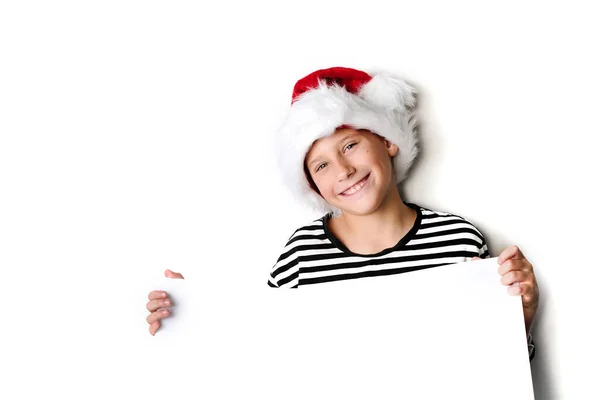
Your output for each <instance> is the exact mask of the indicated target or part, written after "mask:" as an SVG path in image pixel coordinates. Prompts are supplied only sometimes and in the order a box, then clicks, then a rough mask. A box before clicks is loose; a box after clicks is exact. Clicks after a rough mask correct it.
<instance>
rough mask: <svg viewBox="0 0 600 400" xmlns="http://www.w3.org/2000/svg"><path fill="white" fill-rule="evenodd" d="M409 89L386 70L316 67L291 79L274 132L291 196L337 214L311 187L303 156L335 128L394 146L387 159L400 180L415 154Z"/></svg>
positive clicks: (413, 100)
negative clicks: (369, 135)
mask: <svg viewBox="0 0 600 400" xmlns="http://www.w3.org/2000/svg"><path fill="white" fill-rule="evenodd" d="M414 105H415V91H414V89H413V88H412V87H411V86H410V85H409V84H408V83H406V82H405V81H404V80H402V79H399V78H396V77H393V76H391V75H389V74H387V73H378V74H374V75H369V74H368V73H366V72H363V71H359V70H355V69H352V68H344V67H334V68H328V69H321V70H318V71H315V72H312V73H311V74H309V75H307V76H305V77H304V78H302V79H300V80H299V81H298V82H296V85H295V86H294V91H293V94H292V105H291V108H290V110H289V112H288V114H287V116H286V118H285V119H284V121H283V123H282V125H281V126H280V128H279V129H278V131H277V133H276V140H277V142H278V143H277V144H276V149H277V152H278V154H277V156H278V165H279V169H280V172H281V173H282V174H283V176H282V177H283V180H284V183H285V184H286V185H287V186H288V187H289V189H290V190H291V191H292V193H293V194H294V196H295V197H297V198H299V199H300V200H301V201H302V202H304V203H306V204H307V205H309V206H311V207H312V208H313V209H315V210H317V211H319V212H322V213H323V212H333V213H334V214H337V213H339V210H337V209H336V208H334V207H332V206H331V205H330V204H329V203H327V202H326V201H325V200H324V199H323V198H322V197H321V196H320V195H319V194H318V193H317V192H315V191H314V190H313V189H312V188H311V186H310V183H309V181H308V180H307V177H306V175H305V172H304V160H305V157H306V154H307V152H308V151H309V150H310V148H311V146H312V144H313V143H314V142H315V141H316V140H318V139H321V138H323V137H326V136H329V135H332V134H333V133H334V132H335V131H336V129H338V128H340V127H351V128H354V129H367V130H369V131H371V132H373V133H375V134H377V135H379V136H381V137H383V138H385V139H387V140H389V141H390V142H392V143H394V144H395V145H397V146H398V148H399V149H400V151H399V153H398V154H397V155H396V156H395V157H394V159H393V165H394V172H395V176H396V183H397V184H398V183H400V182H401V181H402V180H403V179H404V178H405V177H406V174H407V172H408V170H409V168H410V166H411V165H412V163H413V161H414V159H415V157H416V155H417V138H416V130H415V127H416V120H415V118H414V115H413V114H412V112H411V109H412V108H413V107H414Z"/></svg>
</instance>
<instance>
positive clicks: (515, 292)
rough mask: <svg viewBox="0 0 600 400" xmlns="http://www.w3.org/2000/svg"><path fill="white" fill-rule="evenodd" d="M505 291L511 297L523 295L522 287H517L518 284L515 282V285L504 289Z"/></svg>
mask: <svg viewBox="0 0 600 400" xmlns="http://www.w3.org/2000/svg"><path fill="white" fill-rule="evenodd" d="M506 291H507V292H508V294H510V295H511V296H520V295H522V294H523V287H522V286H521V285H519V282H517V283H516V284H514V285H512V286H509V287H508V288H506Z"/></svg>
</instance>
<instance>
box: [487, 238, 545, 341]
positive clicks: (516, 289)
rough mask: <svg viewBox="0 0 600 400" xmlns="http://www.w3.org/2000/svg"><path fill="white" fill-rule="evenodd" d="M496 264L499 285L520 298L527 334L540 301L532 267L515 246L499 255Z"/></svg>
mask: <svg viewBox="0 0 600 400" xmlns="http://www.w3.org/2000/svg"><path fill="white" fill-rule="evenodd" d="M476 258H479V257H476ZM498 264H499V265H500V266H499V267H498V273H499V274H500V276H501V278H500V283H502V284H503V285H505V286H508V293H509V294H510V295H513V296H519V295H521V296H522V301H523V316H524V318H525V328H526V330H527V333H528V334H529V330H530V329H531V325H532V324H533V320H534V318H535V313H536V312H537V309H538V303H539V299H540V293H539V289H538V285H537V281H536V279H535V274H534V273H533V266H532V265H531V263H530V262H529V261H528V260H527V258H525V256H524V255H523V253H522V252H521V249H519V248H518V247H517V246H511V247H509V248H507V249H505V250H504V251H503V252H502V253H500V255H499V256H498Z"/></svg>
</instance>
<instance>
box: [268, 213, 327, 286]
mask: <svg viewBox="0 0 600 400" xmlns="http://www.w3.org/2000/svg"><path fill="white" fill-rule="evenodd" d="M324 240H326V235H325V229H324V217H321V218H318V219H315V220H312V221H309V222H307V223H306V224H303V225H302V226H300V227H299V228H297V229H296V230H295V231H294V232H293V233H292V235H291V236H290V237H289V238H288V240H287V242H286V244H285V246H284V248H283V250H282V251H281V254H280V255H279V257H278V258H277V261H276V263H275V265H273V267H272V269H271V274H270V279H269V285H270V286H273V287H296V286H297V285H298V273H299V261H300V260H299V254H300V253H301V252H306V251H310V249H312V248H314V247H316V246H318V245H319V244H320V243H322V242H323V241H324Z"/></svg>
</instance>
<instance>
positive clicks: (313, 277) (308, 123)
mask: <svg viewBox="0 0 600 400" xmlns="http://www.w3.org/2000/svg"><path fill="white" fill-rule="evenodd" d="M414 105H415V97H414V90H413V88H412V87H411V86H410V85H408V84H407V83H406V82H404V81H402V80H400V79H397V78H394V77H392V76H389V75H387V74H378V75H375V76H370V75H369V74H367V73H365V72H363V71H358V70H355V69H350V68H342V67H334V68H329V69H324V70H318V71H315V72H313V73H311V74H309V75H307V76H306V77H304V78H302V79H300V80H299V81H298V82H297V83H296V85H295V87H294V91H293V95H292V106H291V110H290V111H289V114H288V116H287V118H286V119H285V121H284V123H283V125H282V126H281V128H280V129H279V132H278V135H277V140H279V146H278V147H279V153H278V157H279V160H278V161H279V165H280V170H281V171H282V173H283V177H284V181H285V184H286V185H288V187H289V188H290V189H291V191H292V192H293V193H294V194H295V197H296V198H298V199H301V200H305V201H306V202H307V203H308V204H309V205H310V206H312V207H313V208H315V209H316V210H318V211H319V212H321V213H322V214H323V217H322V218H319V219H317V220H314V221H312V222H311V223H310V224H307V225H305V226H303V227H300V228H299V229H297V230H296V231H295V232H294V233H293V234H292V236H291V237H290V238H289V240H288V242H287V244H286V246H285V248H284V250H283V252H282V254H281V255H280V257H279V258H278V260H277V262H276V264H275V265H274V266H273V268H272V270H271V274H270V276H269V280H268V284H269V285H270V286H272V287H281V288H299V287H301V286H305V285H312V284H318V283H324V282H331V281H336V280H343V279H357V278H363V277H372V276H381V275H390V274H398V273H404V272H410V271H415V270H419V269H424V268H432V267H439V266H443V265H448V264H453V263H457V262H464V261H469V260H471V259H473V258H486V257H489V252H488V248H487V245H486V242H485V239H484V237H483V235H482V234H481V232H480V231H479V230H478V229H477V228H476V227H475V226H474V225H473V224H471V223H470V222H469V221H467V220H465V219H464V218H462V217H460V216H458V215H455V214H450V213H446V212H439V211H433V210H429V209H426V208H424V207H420V206H418V205H416V204H412V203H406V202H404V201H403V200H402V199H401V198H400V194H399V191H398V184H399V183H400V182H401V181H402V180H403V179H404V178H405V177H406V173H407V171H408V170H409V168H410V166H411V164H412V163H413V160H414V158H415V156H416V154H417V139H416V132H415V126H416V121H415V118H414V116H413V114H412V111H411V110H412V108H413V107H414ZM498 264H499V265H500V266H499V269H498V272H499V274H500V275H501V283H502V284H504V285H506V286H509V288H508V291H509V293H510V294H511V295H521V296H522V299H523V311H524V318H525V326H526V330H527V337H528V342H529V356H530V359H532V358H533V356H534V345H533V341H532V338H531V335H530V334H529V332H530V329H531V325H532V323H533V320H534V317H535V313H536V310H537V305H538V298H539V293H538V287H537V283H536V280H535V275H534V273H533V267H532V266H531V264H530V263H529V262H528V261H527V259H526V258H525V257H524V255H523V254H522V252H521V251H520V250H519V248H518V247H516V246H512V247H510V248H508V249H506V250H504V251H503V252H502V253H501V254H500V256H499V258H498ZM171 274H174V273H172V272H170V271H168V275H167V276H169V277H171ZM159 295H160V296H162V297H159ZM149 298H150V302H148V305H147V308H148V310H149V311H150V312H151V314H150V315H149V316H148V319H147V321H148V322H149V323H150V324H151V325H150V332H151V333H152V334H154V333H155V332H156V329H158V327H159V325H160V319H161V318H162V317H163V314H161V310H159V307H164V306H165V305H166V306H168V304H165V303H163V299H165V300H164V301H168V298H167V297H166V293H164V292H159V291H154V292H151V293H150V296H149ZM157 310H158V311H157ZM167 315H168V311H167Z"/></svg>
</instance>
